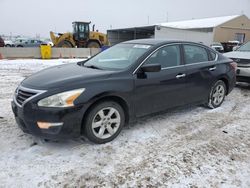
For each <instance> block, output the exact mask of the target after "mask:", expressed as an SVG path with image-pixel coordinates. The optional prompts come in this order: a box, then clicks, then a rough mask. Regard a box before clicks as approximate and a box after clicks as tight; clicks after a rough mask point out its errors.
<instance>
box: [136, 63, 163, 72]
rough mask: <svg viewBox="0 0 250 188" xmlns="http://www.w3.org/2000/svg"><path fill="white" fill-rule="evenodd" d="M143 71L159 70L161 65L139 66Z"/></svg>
mask: <svg viewBox="0 0 250 188" xmlns="http://www.w3.org/2000/svg"><path fill="white" fill-rule="evenodd" d="M141 70H142V71H143V72H160V70H161V65H160V64H147V65H143V66H142V67H141Z"/></svg>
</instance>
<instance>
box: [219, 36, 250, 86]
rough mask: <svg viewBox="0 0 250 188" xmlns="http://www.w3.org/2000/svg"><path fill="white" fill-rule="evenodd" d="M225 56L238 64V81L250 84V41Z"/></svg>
mask: <svg viewBox="0 0 250 188" xmlns="http://www.w3.org/2000/svg"><path fill="white" fill-rule="evenodd" d="M223 55H225V56H227V57H229V58H231V59H232V60H234V61H235V62H236V63H237V66H238V68H237V72H236V77H237V81H238V82H249V83H250V41H248V42H247V43H245V44H243V45H241V46H240V47H239V48H238V49H237V50H235V51H232V52H228V53H224V54H223Z"/></svg>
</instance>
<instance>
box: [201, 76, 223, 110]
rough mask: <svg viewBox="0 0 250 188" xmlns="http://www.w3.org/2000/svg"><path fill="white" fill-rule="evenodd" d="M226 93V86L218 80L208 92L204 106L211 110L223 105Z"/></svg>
mask: <svg viewBox="0 0 250 188" xmlns="http://www.w3.org/2000/svg"><path fill="white" fill-rule="evenodd" d="M226 93H227V88H226V84H225V83H224V82H223V81H222V80H218V81H217V82H216V83H215V84H214V85H213V86H212V88H211V90H210V93H209V99H208V103H207V104H206V106H207V107H208V108H211V109H214V108H218V107H219V106H220V105H221V104H222V103H223V101H224V99H225V96H226Z"/></svg>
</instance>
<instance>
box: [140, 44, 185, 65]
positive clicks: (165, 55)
mask: <svg viewBox="0 0 250 188" xmlns="http://www.w3.org/2000/svg"><path fill="white" fill-rule="evenodd" d="M180 62H181V56H180V48H179V45H170V46H165V47H162V48H160V49H159V50H157V51H156V52H154V53H153V54H152V55H151V56H150V57H149V58H148V59H147V60H146V62H145V64H160V65H161V68H168V67H174V66H178V65H180Z"/></svg>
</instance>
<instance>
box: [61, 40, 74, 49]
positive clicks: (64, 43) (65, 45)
mask: <svg viewBox="0 0 250 188" xmlns="http://www.w3.org/2000/svg"><path fill="white" fill-rule="evenodd" d="M57 47H59V48H72V47H73V45H72V44H71V42H69V41H67V40H63V41H61V42H60V43H59V44H58V45H57Z"/></svg>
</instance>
